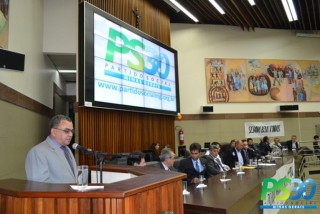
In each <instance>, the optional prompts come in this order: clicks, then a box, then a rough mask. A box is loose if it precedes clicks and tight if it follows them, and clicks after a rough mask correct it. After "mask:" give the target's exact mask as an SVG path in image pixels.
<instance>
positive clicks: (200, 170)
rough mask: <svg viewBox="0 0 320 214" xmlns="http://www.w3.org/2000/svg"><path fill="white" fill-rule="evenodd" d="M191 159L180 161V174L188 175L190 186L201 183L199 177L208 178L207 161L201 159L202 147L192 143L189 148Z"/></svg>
mask: <svg viewBox="0 0 320 214" xmlns="http://www.w3.org/2000/svg"><path fill="white" fill-rule="evenodd" d="M189 150H190V155H191V157H189V158H185V159H183V160H181V161H180V165H179V169H178V171H179V172H182V173H186V174H187V183H188V185H190V184H193V183H198V182H199V175H204V176H207V174H206V165H207V160H205V159H203V158H200V152H201V145H200V144H199V143H192V144H191V145H190V147H189Z"/></svg>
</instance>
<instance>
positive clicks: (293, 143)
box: [287, 135, 299, 151]
mask: <svg viewBox="0 0 320 214" xmlns="http://www.w3.org/2000/svg"><path fill="white" fill-rule="evenodd" d="M287 148H288V151H292V150H293V149H294V150H298V149H299V143H298V142H297V136H295V135H292V137H291V140H288V141H287Z"/></svg>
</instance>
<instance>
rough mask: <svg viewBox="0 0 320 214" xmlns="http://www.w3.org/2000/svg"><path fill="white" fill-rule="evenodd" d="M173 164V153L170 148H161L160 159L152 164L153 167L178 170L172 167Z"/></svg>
mask: <svg viewBox="0 0 320 214" xmlns="http://www.w3.org/2000/svg"><path fill="white" fill-rule="evenodd" d="M173 164H174V153H173V151H172V150H171V149H170V148H164V149H162V150H161V153H160V161H159V162H158V163H157V164H155V165H153V167H155V168H158V169H164V170H169V171H175V172H177V171H178V170H177V169H176V168H174V167H173Z"/></svg>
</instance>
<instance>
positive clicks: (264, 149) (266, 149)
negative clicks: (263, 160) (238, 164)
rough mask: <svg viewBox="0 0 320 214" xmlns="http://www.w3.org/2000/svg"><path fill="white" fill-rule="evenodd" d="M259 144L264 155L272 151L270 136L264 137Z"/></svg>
mask: <svg viewBox="0 0 320 214" xmlns="http://www.w3.org/2000/svg"><path fill="white" fill-rule="evenodd" d="M259 146H260V154H261V155H263V156H266V155H267V154H268V153H269V152H272V149H271V147H270V146H269V137H268V136H264V137H263V139H262V141H261V142H260V144H259Z"/></svg>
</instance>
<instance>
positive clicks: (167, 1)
mask: <svg viewBox="0 0 320 214" xmlns="http://www.w3.org/2000/svg"><path fill="white" fill-rule="evenodd" d="M163 1H164V2H165V3H167V4H168V5H169V6H170V7H172V9H174V10H175V11H176V12H177V13H179V12H180V9H179V8H178V7H177V6H175V5H174V4H173V3H172V2H171V1H170V0H163Z"/></svg>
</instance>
